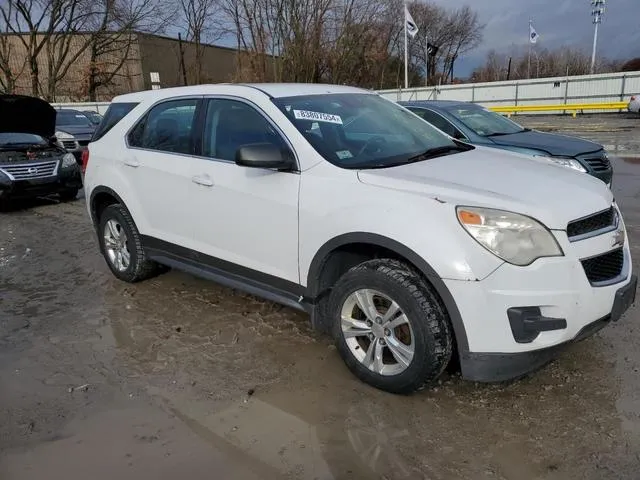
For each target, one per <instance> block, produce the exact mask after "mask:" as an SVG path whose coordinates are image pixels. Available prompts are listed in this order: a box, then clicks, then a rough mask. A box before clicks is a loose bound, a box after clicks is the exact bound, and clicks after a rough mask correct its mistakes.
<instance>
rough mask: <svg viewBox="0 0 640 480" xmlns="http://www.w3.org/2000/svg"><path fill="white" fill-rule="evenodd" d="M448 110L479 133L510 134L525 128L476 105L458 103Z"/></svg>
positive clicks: (487, 134)
mask: <svg viewBox="0 0 640 480" xmlns="http://www.w3.org/2000/svg"><path fill="white" fill-rule="evenodd" d="M447 111H448V112H449V113H450V114H451V115H453V116H454V117H456V118H457V119H458V120H460V121H461V122H462V123H464V124H465V125H466V126H467V127H469V128H470V129H471V130H473V131H474V132H475V133H477V134H478V135H483V136H491V135H496V134H497V135H501V134H502V135H508V134H510V133H518V132H522V131H523V130H524V129H523V128H522V127H521V126H520V125H518V124H517V123H516V122H513V121H511V120H509V119H508V118H506V117H503V116H502V115H500V114H498V113H495V112H492V111H490V110H486V109H484V108H482V107H478V106H475V105H457V106H455V107H448V108H447Z"/></svg>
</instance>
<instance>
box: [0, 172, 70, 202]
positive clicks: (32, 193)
mask: <svg viewBox="0 0 640 480" xmlns="http://www.w3.org/2000/svg"><path fill="white" fill-rule="evenodd" d="M74 188H78V189H80V188H82V177H81V175H80V169H79V168H72V169H61V170H60V171H59V172H58V174H57V175H55V176H52V177H47V178H38V179H31V180H11V179H9V178H7V177H6V176H4V175H2V174H0V200H17V199H24V198H34V197H43V196H46V195H54V194H56V193H60V192H63V191H65V190H70V189H74Z"/></svg>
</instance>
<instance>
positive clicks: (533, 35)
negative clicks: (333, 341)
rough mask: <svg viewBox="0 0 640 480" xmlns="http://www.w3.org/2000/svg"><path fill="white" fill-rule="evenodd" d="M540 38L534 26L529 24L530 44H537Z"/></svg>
mask: <svg viewBox="0 0 640 480" xmlns="http://www.w3.org/2000/svg"><path fill="white" fill-rule="evenodd" d="M539 36H540V35H538V32H536V29H535V28H533V25H531V24H529V42H531V43H534V44H535V43H537V42H538V37H539Z"/></svg>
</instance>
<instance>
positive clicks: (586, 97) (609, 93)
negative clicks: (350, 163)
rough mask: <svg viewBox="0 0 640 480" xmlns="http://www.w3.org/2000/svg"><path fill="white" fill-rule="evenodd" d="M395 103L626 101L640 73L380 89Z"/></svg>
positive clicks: (637, 91) (639, 86)
mask: <svg viewBox="0 0 640 480" xmlns="http://www.w3.org/2000/svg"><path fill="white" fill-rule="evenodd" d="M379 93H380V94H381V95H383V96H385V97H387V98H389V99H391V100H395V101H399V100H404V101H411V100H461V101H465V102H475V103H480V104H482V105H484V106H487V107H489V106H496V105H542V104H557V103H593V102H620V101H628V100H629V98H630V97H631V96H632V95H640V72H625V73H609V74H600V75H581V76H575V77H555V78H543V79H533V80H514V81H506V82H490V83H473V84H463V85H443V86H441V87H429V88H426V87H422V88H410V89H407V90H382V91H380V92H379Z"/></svg>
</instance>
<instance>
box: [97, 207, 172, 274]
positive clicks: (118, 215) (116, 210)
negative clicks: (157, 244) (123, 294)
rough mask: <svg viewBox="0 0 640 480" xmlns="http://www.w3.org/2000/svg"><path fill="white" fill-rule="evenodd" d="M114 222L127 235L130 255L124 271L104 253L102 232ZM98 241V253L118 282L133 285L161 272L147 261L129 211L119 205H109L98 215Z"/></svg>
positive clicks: (138, 233)
mask: <svg viewBox="0 0 640 480" xmlns="http://www.w3.org/2000/svg"><path fill="white" fill-rule="evenodd" d="M112 219H113V220H116V221H117V222H118V223H119V224H120V225H121V227H122V229H123V230H124V232H125V233H126V235H127V242H126V245H127V249H128V251H129V254H130V258H131V260H130V263H129V266H128V267H127V269H126V270H123V271H121V270H118V269H117V268H116V267H115V266H114V265H113V264H112V263H111V261H110V260H109V257H108V255H107V253H106V248H105V240H104V231H105V227H106V225H107V222H108V221H109V220H112ZM98 241H99V242H100V251H101V252H102V255H103V256H104V259H105V261H106V262H107V265H108V266H109V269H110V270H111V271H112V272H113V274H114V275H115V276H116V277H117V278H118V279H120V280H122V281H125V282H129V283H135V282H141V281H143V280H147V279H149V278H152V277H155V276H156V275H158V274H159V273H160V272H161V270H162V269H161V268H160V265H158V264H157V263H156V262H154V261H153V260H149V259H148V258H147V255H146V253H145V251H144V248H143V246H142V239H141V238H140V232H138V228H137V227H136V224H135V222H134V221H133V218H131V214H130V213H129V211H128V210H127V209H126V208H124V207H123V206H122V205H120V204H113V205H109V206H108V207H107V208H105V209H104V211H103V212H102V215H100V221H99V224H98Z"/></svg>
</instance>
